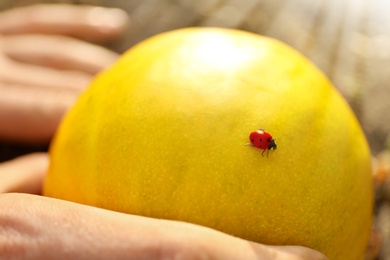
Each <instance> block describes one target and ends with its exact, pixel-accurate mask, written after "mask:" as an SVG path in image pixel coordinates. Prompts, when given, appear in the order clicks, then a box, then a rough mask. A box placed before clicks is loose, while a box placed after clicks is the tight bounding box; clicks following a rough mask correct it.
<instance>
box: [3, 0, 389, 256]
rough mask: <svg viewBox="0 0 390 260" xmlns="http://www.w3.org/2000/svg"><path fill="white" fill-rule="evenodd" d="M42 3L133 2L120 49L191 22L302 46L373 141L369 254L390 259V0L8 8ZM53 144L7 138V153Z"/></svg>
mask: <svg viewBox="0 0 390 260" xmlns="http://www.w3.org/2000/svg"><path fill="white" fill-rule="evenodd" d="M34 3H68V4H86V5H99V6H107V7H117V8H121V9H123V10H125V11H126V12H127V13H128V14H129V15H130V17H131V24H130V26H129V27H128V28H127V29H126V30H127V32H126V33H125V34H124V35H123V36H122V37H121V38H119V39H118V40H116V41H114V42H111V43H109V44H105V45H104V46H105V47H108V48H110V49H112V50H114V51H116V52H118V53H122V52H124V51H125V50H127V49H128V48H130V47H131V46H132V45H134V44H136V43H138V42H140V41H141V40H143V39H145V38H147V37H149V36H152V35H154V34H157V33H160V32H163V31H168V30H172V29H177V28H182V27H189V26H218V27H229V28H238V29H242V30H247V31H251V32H255V33H259V34H262V35H267V36H271V37H274V38H277V39H279V40H282V41H284V42H286V43H288V44H289V45H291V46H293V47H294V48H295V49H297V50H298V51H300V52H301V53H302V54H304V55H305V56H306V57H308V58H309V59H310V60H311V61H312V62H314V63H315V64H316V65H317V66H318V67H319V68H320V69H321V70H322V71H323V72H324V73H325V74H326V75H327V76H328V77H329V78H330V80H331V81H332V82H333V83H334V85H335V86H336V88H337V89H339V91H340V92H341V93H342V95H343V96H344V97H345V98H346V100H347V101H348V102H349V104H350V105H351V107H352V109H353V110H354V112H355V114H356V116H357V118H358V120H359V121H360V123H361V124H362V126H363V129H364V132H365V134H366V136H367V138H368V141H369V144H370V147H371V149H372V154H373V162H374V163H373V164H374V177H375V185H376V186H375V188H376V192H377V196H376V197H377V202H376V203H377V207H376V229H375V231H374V233H373V234H374V235H373V239H372V245H371V248H370V252H368V255H367V259H381V260H383V259H390V203H389V201H390V181H389V178H388V175H389V172H390V168H389V167H390V166H389V161H390V159H389V158H390V156H389V154H388V152H386V150H388V149H389V147H390V135H389V133H390V86H389V85H390V15H389V14H388V13H389V10H390V1H386V0H317V1H313V0H197V1H194V0H74V1H71V0H62V1H37V0H0V11H2V10H6V9H10V8H15V7H20V6H26V5H30V4H34ZM0 95H1V93H0ZM0 127H1V126H0ZM46 148H47V147H46V146H44V147H31V146H20V145H14V144H7V143H4V142H1V141H0V155H2V160H5V159H4V158H6V159H8V158H12V157H14V156H17V155H19V154H22V153H26V152H31V151H34V150H45V149H46ZM329 152H332V151H329ZM379 245H381V246H379ZM378 251H379V253H378ZM374 255H377V256H376V257H375V256H374Z"/></svg>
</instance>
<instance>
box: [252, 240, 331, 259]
mask: <svg viewBox="0 0 390 260" xmlns="http://www.w3.org/2000/svg"><path fill="white" fill-rule="evenodd" d="M251 243H252V246H253V250H254V252H255V253H256V255H257V257H258V259H267V260H268V259H269V260H328V258H327V257H326V256H325V255H323V254H322V253H320V252H318V251H316V250H313V249H310V248H307V247H303V246H265V245H262V244H257V243H254V242H251Z"/></svg>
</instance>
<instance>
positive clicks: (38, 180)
mask: <svg viewBox="0 0 390 260" xmlns="http://www.w3.org/2000/svg"><path fill="white" fill-rule="evenodd" d="M47 167H48V158H47V155H46V154H45V153H35V154H29V155H25V156H22V157H19V158H16V159H13V160H11V161H7V162H5V163H2V164H0V179H1V182H0V193H5V192H24V193H33V194H40V193H41V190H42V182H43V178H44V175H45V173H46V170H47Z"/></svg>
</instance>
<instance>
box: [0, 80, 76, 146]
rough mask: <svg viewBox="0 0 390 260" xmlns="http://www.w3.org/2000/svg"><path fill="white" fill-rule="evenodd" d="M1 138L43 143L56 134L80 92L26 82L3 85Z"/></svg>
mask: <svg viewBox="0 0 390 260" xmlns="http://www.w3.org/2000/svg"><path fill="white" fill-rule="evenodd" d="M0 92H1V95H0V125H1V127H0V139H2V140H7V141H11V142H18V143H29V144H44V143H48V142H49V140H50V138H51V137H52V136H53V134H54V132H55V130H56V129H57V126H58V124H59V122H60V121H61V118H62V116H63V115H64V113H65V112H66V111H67V110H68V108H69V107H70V106H71V105H72V104H73V103H74V101H75V100H76V98H77V96H78V95H79V92H78V91H75V90H72V89H66V88H62V89H58V88H47V87H46V88H45V87H31V86H23V85H8V86H4V85H3V86H2V85H0Z"/></svg>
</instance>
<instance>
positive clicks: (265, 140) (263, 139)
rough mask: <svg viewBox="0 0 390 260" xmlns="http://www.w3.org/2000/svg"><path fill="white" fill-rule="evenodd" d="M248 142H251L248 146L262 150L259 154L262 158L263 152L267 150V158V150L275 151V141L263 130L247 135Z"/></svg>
mask: <svg viewBox="0 0 390 260" xmlns="http://www.w3.org/2000/svg"><path fill="white" fill-rule="evenodd" d="M249 140H250V142H251V143H250V144H249V145H251V146H254V147H256V148H259V149H261V150H264V151H263V152H262V153H261V155H262V156H264V152H265V150H267V157H268V151H269V150H271V149H273V150H276V143H275V139H274V138H272V136H271V135H270V134H269V133H267V132H266V131H264V130H263V129H259V130H256V131H254V132H252V133H251V134H250V135H249Z"/></svg>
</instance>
